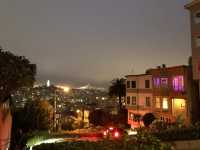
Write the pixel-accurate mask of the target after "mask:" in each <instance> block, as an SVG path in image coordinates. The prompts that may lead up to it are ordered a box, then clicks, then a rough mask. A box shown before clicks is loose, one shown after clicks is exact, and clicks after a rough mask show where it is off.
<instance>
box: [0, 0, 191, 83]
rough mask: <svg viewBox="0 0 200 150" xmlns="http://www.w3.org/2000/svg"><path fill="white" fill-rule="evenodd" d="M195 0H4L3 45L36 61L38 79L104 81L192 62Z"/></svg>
mask: <svg viewBox="0 0 200 150" xmlns="http://www.w3.org/2000/svg"><path fill="white" fill-rule="evenodd" d="M188 2H189V0H0V22H1V24H0V45H1V46H2V47H3V48H4V49H6V50H9V51H11V52H13V53H15V54H17V55H24V56H26V57H27V58H28V59H30V61H31V62H33V63H36V64H37V69H38V70H37V81H38V82H40V81H43V82H44V81H45V80H47V79H50V80H51V81H52V82H54V83H65V84H69V85H74V86H79V85H85V84H88V83H90V84H92V85H95V86H106V85H108V83H109V81H110V80H112V79H113V78H117V77H123V76H124V75H127V74H138V73H144V72H145V70H146V69H148V68H152V67H156V66H158V65H161V64H167V66H172V65H181V64H187V62H188V57H189V56H190V54H191V52H190V25H189V12H188V11H187V10H185V9H184V5H185V4H187V3H188Z"/></svg>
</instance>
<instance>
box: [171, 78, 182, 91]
mask: <svg viewBox="0 0 200 150" xmlns="http://www.w3.org/2000/svg"><path fill="white" fill-rule="evenodd" d="M173 89H174V90H175V91H184V80H183V76H175V77H173Z"/></svg>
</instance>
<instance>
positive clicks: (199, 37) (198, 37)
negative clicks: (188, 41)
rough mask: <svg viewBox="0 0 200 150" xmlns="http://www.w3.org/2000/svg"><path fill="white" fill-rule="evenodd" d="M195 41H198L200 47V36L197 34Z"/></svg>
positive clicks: (197, 44) (197, 45)
mask: <svg viewBox="0 0 200 150" xmlns="http://www.w3.org/2000/svg"><path fill="white" fill-rule="evenodd" d="M195 42H196V47H200V36H196V38H195Z"/></svg>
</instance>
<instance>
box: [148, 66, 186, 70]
mask: <svg viewBox="0 0 200 150" xmlns="http://www.w3.org/2000/svg"><path fill="white" fill-rule="evenodd" d="M187 67H188V66H187V65H179V66H171V67H165V68H164V69H177V68H187ZM158 69H163V67H160V68H150V69H148V70H158Z"/></svg>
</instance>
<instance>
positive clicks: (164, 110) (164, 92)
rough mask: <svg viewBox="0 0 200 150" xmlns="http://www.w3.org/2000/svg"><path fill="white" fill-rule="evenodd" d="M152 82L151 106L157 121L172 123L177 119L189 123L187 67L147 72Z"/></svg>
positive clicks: (163, 67) (163, 68)
mask: <svg viewBox="0 0 200 150" xmlns="http://www.w3.org/2000/svg"><path fill="white" fill-rule="evenodd" d="M148 73H150V74H151V75H152V80H153V82H152V83H153V85H152V86H153V105H154V114H155V116H156V118H157V119H159V120H162V121H165V122H167V123H173V122H175V121H176V120H177V118H178V117H179V118H180V119H183V120H184V121H185V124H189V122H190V105H191V104H190V101H191V99H190V88H189V87H190V77H189V75H190V73H189V68H188V67H187V66H175V67H165V65H163V66H162V67H158V68H156V69H150V70H148Z"/></svg>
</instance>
